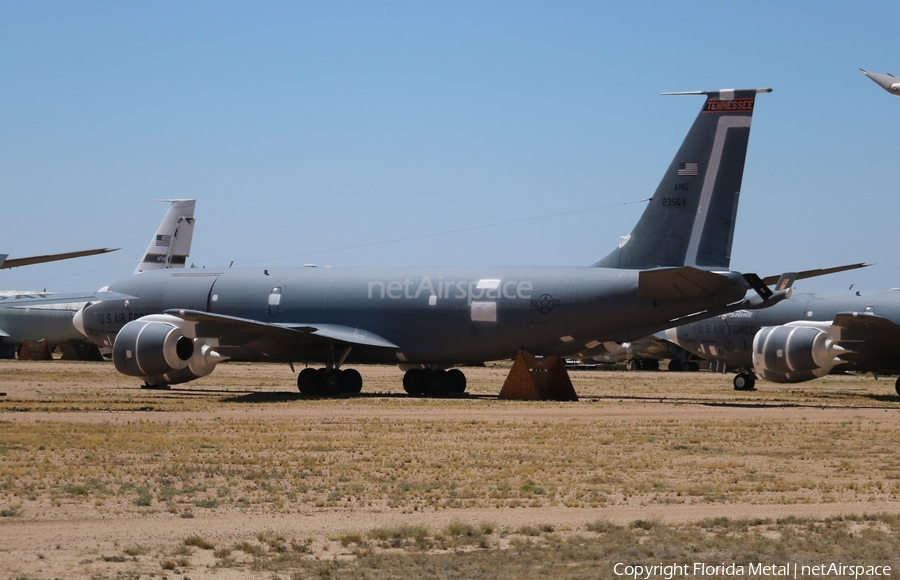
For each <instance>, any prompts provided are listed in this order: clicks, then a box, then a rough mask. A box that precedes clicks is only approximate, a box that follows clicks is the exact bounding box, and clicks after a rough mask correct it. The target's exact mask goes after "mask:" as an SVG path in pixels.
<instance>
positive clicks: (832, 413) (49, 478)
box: [0, 361, 900, 578]
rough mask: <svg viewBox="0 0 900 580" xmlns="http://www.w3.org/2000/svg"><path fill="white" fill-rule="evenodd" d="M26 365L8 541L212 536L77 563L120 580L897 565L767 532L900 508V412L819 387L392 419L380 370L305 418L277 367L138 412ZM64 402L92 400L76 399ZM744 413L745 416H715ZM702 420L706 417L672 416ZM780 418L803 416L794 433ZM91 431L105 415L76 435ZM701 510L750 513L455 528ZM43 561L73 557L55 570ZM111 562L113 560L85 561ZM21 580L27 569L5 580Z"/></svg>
mask: <svg viewBox="0 0 900 580" xmlns="http://www.w3.org/2000/svg"><path fill="white" fill-rule="evenodd" d="M31 364H34V365H43V366H37V367H32V366H30V365H29V364H28V363H16V362H14V361H13V362H10V361H0V372H2V373H3V379H4V385H5V388H6V390H8V391H9V392H10V394H11V396H9V397H8V398H5V399H2V400H0V418H2V419H0V453H2V457H3V462H2V464H0V506H5V507H2V508H0V517H6V518H11V517H15V518H16V520H15V524H16V525H18V524H19V522H30V521H32V520H35V521H36V520H38V519H40V518H47V517H56V515H55V514H57V513H75V512H76V511H77V513H78V514H79V517H82V518H98V519H99V518H107V517H119V516H126V517H136V518H139V517H143V516H145V515H147V516H149V517H154V518H166V517H168V518H173V519H177V521H179V522H180V523H181V525H183V526H190V528H185V529H190V530H199V529H202V531H203V535H191V536H188V537H187V538H184V535H185V534H182V535H181V536H180V538H179V540H178V542H179V544H178V545H170V546H153V547H147V546H145V545H144V544H141V545H133V546H131V547H126V548H125V549H122V548H116V549H115V550H111V549H110V550H108V551H105V552H97V553H95V554H94V555H93V556H92V557H91V560H90V562H91V563H92V564H91V565H99V564H103V565H105V566H109V567H111V568H108V569H109V570H113V571H122V574H120V576H121V577H127V574H128V573H126V572H125V570H126V568H125V567H126V566H128V567H131V568H128V570H131V569H134V570H138V569H141V570H144V571H145V572H144V573H145V574H147V575H150V574H153V573H155V574H159V573H160V572H159V570H160V567H161V568H162V569H163V570H166V571H175V570H177V571H179V572H182V571H185V573H186V574H187V575H190V573H189V572H190V569H191V566H198V565H199V564H197V562H201V561H206V562H208V561H209V560H214V561H215V566H216V567H220V568H241V569H242V570H247V571H252V572H254V573H261V574H267V576H266V577H270V576H271V575H273V574H279V575H280V574H283V573H284V574H287V575H291V574H293V575H295V576H298V577H305V576H313V577H316V576H327V575H329V574H330V575H331V576H332V577H338V576H361V577H363V576H364V577H368V578H381V577H392V576H390V574H389V573H388V572H387V571H388V570H392V571H393V572H392V573H393V574H394V576H393V577H397V576H406V575H417V576H421V577H425V578H428V577H439V576H441V575H440V574H439V573H438V571H443V572H444V573H446V572H447V570H448V568H447V567H448V566H450V561H451V560H450V559H451V557H453V558H457V560H454V562H459V571H460V572H458V574H459V575H460V576H463V575H465V574H463V572H462V571H465V572H467V573H469V575H478V574H482V575H484V573H485V571H491V572H492V573H493V571H494V568H492V567H491V564H490V563H489V562H490V561H491V560H490V559H491V558H493V559H494V560H495V562H496V567H497V572H496V574H494V575H495V576H496V575H499V576H502V577H512V576H516V575H518V576H520V577H523V578H530V577H537V576H534V574H537V572H530V571H528V570H527V566H526V563H528V562H530V563H531V565H532V566H535V565H536V563H537V562H546V564H543V563H542V564H541V566H540V567H537V566H535V567H536V569H540V570H542V572H541V574H542V576H541V577H542V578H544V577H547V578H553V577H554V574H556V576H558V577H563V576H565V573H564V571H565V570H570V571H571V576H579V575H581V576H585V575H589V576H591V577H597V576H600V577H606V576H609V573H608V572H609V571H608V570H606V569H605V568H603V565H604V564H598V562H601V563H602V562H608V561H609V560H610V558H617V557H620V558H628V559H629V561H634V562H640V561H646V562H649V563H658V561H659V558H666V559H670V560H671V559H674V558H677V557H680V554H682V552H680V551H679V550H682V548H683V549H685V550H686V549H688V546H692V548H691V549H693V550H698V551H699V552H691V553H692V554H696V553H700V554H704V557H706V558H707V559H714V558H726V555H727V554H729V553H733V554H737V555H741V554H744V555H745V556H746V557H748V558H749V557H751V555H754V554H755V555H760V554H761V555H772V557H781V556H784V555H786V554H790V555H794V554H807V555H808V556H809V558H813V557H814V556H815V555H816V554H819V555H822V554H825V553H828V552H827V551H824V550H825V548H824V546H825V545H826V542H827V541H832V542H836V544H834V545H840V546H842V549H844V548H843V547H846V550H847V552H846V558H851V557H854V554H871V555H872V557H873V558H874V557H878V558H880V562H883V563H884V564H888V563H891V562H894V561H895V556H894V555H893V552H891V551H888V550H886V549H884V543H883V542H884V541H886V540H885V538H886V537H889V536H890V534H896V533H897V532H898V531H900V525H898V522H897V521H896V520H895V519H894V518H895V516H890V515H883V514H882V515H876V516H862V515H860V516H853V517H844V518H839V519H835V518H820V519H805V518H803V517H799V516H797V515H794V516H784V517H779V518H775V517H765V516H766V514H767V509H768V508H769V506H778V507H779V511H777V512H776V511H774V510H772V511H769V512H768V514H772V513H779V514H780V513H788V514H789V513H790V509H789V508H788V510H787V511H786V512H785V511H780V510H782V509H783V508H784V506H803V505H805V504H829V503H833V504H843V503H850V504H858V505H863V506H864V505H877V504H881V503H884V504H888V503H897V501H898V499H900V458H898V456H897V454H896V449H897V448H898V447H900V422H898V421H896V418H895V408H896V407H897V406H898V402H897V400H896V399H897V398H896V396H892V395H890V392H891V391H892V388H891V386H890V385H888V384H887V383H886V382H883V381H882V382H879V383H874V382H873V381H872V380H871V379H865V378H855V377H828V378H826V379H823V380H822V381H820V382H817V383H815V384H810V385H809V386H805V385H801V386H797V385H791V386H790V387H789V388H786V387H781V386H776V385H766V386H765V387H764V388H763V387H761V388H760V391H757V392H755V393H740V394H735V393H734V391H733V390H732V389H731V387H730V383H729V379H728V378H727V377H721V376H718V375H711V374H708V373H701V374H683V375H682V374H679V376H678V377H676V378H675V379H672V380H678V381H681V382H679V383H677V384H676V385H674V386H667V387H666V389H665V390H664V391H663V390H661V389H660V387H659V382H660V376H661V374H659V373H628V374H625V373H620V372H612V373H598V372H594V373H590V372H582V373H576V374H574V377H573V378H574V381H575V383H576V389H577V390H578V391H579V394H580V395H581V396H582V399H583V400H582V401H581V402H579V403H577V404H572V403H555V402H544V403H522V402H506V401H496V400H487V399H477V398H462V399H444V400H426V399H416V398H406V397H405V396H400V395H399V392H400V387H399V382H398V380H399V376H400V375H399V373H398V372H397V371H396V369H379V368H377V367H376V368H374V369H373V370H372V373H373V375H374V377H375V378H374V379H373V380H371V381H369V382H368V383H367V385H366V389H365V391H366V392H367V393H381V394H383V395H384V396H368V397H359V398H350V399H341V400H316V399H303V400H300V399H299V398H298V397H297V396H295V395H293V394H292V393H288V392H286V391H287V390H288V389H290V388H291V387H290V381H291V376H290V374H289V373H287V372H286V371H284V369H282V368H281V367H278V368H277V370H275V367H266V366H264V365H237V364H228V365H221V366H220V368H219V369H217V370H216V374H215V375H213V378H212V379H204V381H209V380H213V381H214V382H213V383H211V384H214V385H215V389H213V390H211V391H207V392H198V391H190V393H191V394H189V395H187V394H184V393H179V392H178V391H176V390H172V391H165V392H152V391H143V390H139V389H137V388H135V385H134V384H133V383H134V381H133V380H132V379H129V378H127V377H120V376H118V375H116V374H115V371H114V370H113V369H112V368H111V365H87V364H84V365H82V364H70V365H69V366H68V367H67V368H68V369H70V371H71V372H68V373H63V374H60V375H59V376H57V375H55V374H54V373H56V372H57V371H56V370H55V367H54V366H53V365H54V364H56V363H31ZM34 368H41V369H48V370H47V372H46V376H45V375H44V374H42V375H41V379H40V382H41V387H40V389H36V388H35V387H31V388H30V390H29V389H25V388H23V389H20V391H16V385H17V384H25V385H27V384H29V383H34V382H36V381H35V379H34V378H33V377H34V371H33V369H34ZM22 369H25V370H27V371H28V372H23V371H22ZM72 369H74V370H72ZM7 371H10V372H7ZM42 373H43V371H42ZM104 373H106V374H104ZM266 373H271V374H273V375H274V374H275V373H278V374H277V376H274V378H271V377H270V378H265V377H266V376H268V375H266ZM468 374H469V376H470V381H469V384H470V388H471V389H472V390H473V392H475V393H484V394H487V393H496V391H497V389H498V388H499V384H500V383H502V379H503V376H504V374H505V369H504V368H502V367H488V368H486V369H478V370H472V371H470V372H469V373H468ZM260 377H262V378H260ZM368 378H369V377H368V376H367V379H368ZM73 381H74V383H73ZM79 381H85V383H84V384H91V385H99V384H103V385H107V387H105V388H99V387H97V388H90V389H81V388H72V385H73V384H81V383H80V382H79ZM203 384H208V383H203ZM197 386H198V387H200V386H202V384H201V383H200V382H198V383H197ZM189 389H190V387H189ZM248 391H250V393H249V394H248ZM17 392H21V393H25V394H24V395H21V396H19V395H17V394H16V393H17ZM210 392H212V393H214V394H210ZM223 392H224V394H223ZM735 400H738V401H740V402H741V405H742V406H741V407H731V406H729V405H730V403H731V402H734V401H735ZM696 401H702V402H704V403H705V406H704V407H700V406H697V405H684V404H681V405H678V406H677V407H676V406H674V405H672V403H691V402H696ZM747 405H751V406H750V408H749V409H748V408H747ZM754 405H755V407H754ZM786 405H800V406H803V405H805V406H806V407H805V408H803V409H802V411H799V412H798V411H794V410H791V411H790V413H787V412H785V410H784V407H785V406H786ZM672 409H677V412H673V411H672ZM98 410H102V411H105V412H104V413H91V414H87V413H85V411H98ZM612 410H615V411H616V412H615V413H613V412H611V411H612ZM801 416H803V417H805V419H806V420H803V421H801V420H799V418H800V417H801ZM23 426H27V428H23ZM748 504H750V505H752V506H755V507H754V508H753V509H751V510H747V509H746V506H747V505H748ZM695 506H714V507H717V508H721V509H718V511H717V512H713V513H720V514H721V513H727V514H731V513H732V512H731V507H732V506H743V507H744V508H745V509H744V510H743V512H741V511H740V510H739V511H738V513H753V512H754V511H755V510H756V508H758V511H759V513H760V514H761V515H760V517H755V518H752V519H748V518H739V517H735V518H731V517H724V516H715V517H706V518H704V517H703V516H702V515H700V516H698V518H697V520H696V521H694V522H693V523H685V524H678V525H674V524H671V523H668V522H667V520H666V519H665V518H663V519H660V520H657V519H652V518H651V517H649V516H648V517H643V518H637V517H636V518H631V519H629V520H628V521H621V520H596V521H594V522H592V523H585V522H583V523H582V524H580V525H574V524H573V525H568V524H565V525H564V524H563V523H561V522H559V521H556V520H554V519H553V518H552V516H550V517H548V516H545V515H535V516H534V517H526V518H523V519H520V520H517V523H516V524H515V525H505V524H504V523H502V521H501V522H499V523H484V522H482V523H475V522H477V521H479V519H480V518H478V519H476V520H475V521H470V520H468V519H467V518H466V516H465V514H466V513H467V512H466V510H467V509H479V510H482V513H484V510H498V511H497V513H498V514H502V513H507V512H506V510H509V509H514V510H515V513H517V514H518V513H529V512H528V510H529V509H531V508H536V509H540V510H551V511H541V512H537V511H536V512H534V513H535V514H545V513H552V510H555V509H559V510H565V509H566V508H578V509H580V510H615V509H618V508H623V509H640V508H643V507H652V508H666V509H667V508H669V507H672V508H673V509H676V508H677V509H681V510H682V511H681V513H682V514H685V513H690V511H685V510H690V509H692V508H693V507H695ZM65 510H70V511H68V512H66V511H65ZM451 510H452V511H451ZM656 511H657V512H658V511H659V509H657V510H656ZM233 513H241V514H247V515H248V516H265V515H269V514H277V515H279V516H280V517H281V516H284V517H291V518H292V517H299V516H300V515H301V514H310V513H335V514H354V513H372V514H395V515H397V514H400V515H402V516H406V515H410V519H409V522H408V523H400V524H398V523H397V522H403V521H404V520H403V517H400V518H394V519H383V520H381V521H383V522H390V524H389V525H383V526H373V527H371V528H362V527H357V528H353V527H352V526H350V529H345V530H343V531H342V532H341V533H339V534H336V535H333V536H331V537H313V536H309V537H303V538H298V537H295V536H294V535H292V534H297V535H300V533H298V532H297V530H292V531H288V532H284V531H281V530H264V531H260V532H258V533H254V534H249V535H245V536H243V537H241V538H234V537H232V538H230V539H227V540H223V539H222V538H221V536H218V535H215V536H210V535H207V529H206V528H197V527H196V526H197V525H198V524H199V523H201V522H204V523H205V522H206V521H207V518H213V519H212V520H210V521H214V518H216V517H219V516H220V515H225V514H233ZM491 513H493V512H491ZM591 513H600V511H596V512H591ZM604 513H605V512H604ZM700 513H701V514H702V513H703V512H702V511H701V512H700ZM798 513H809V512H798ZM195 514H196V518H197V519H194V520H192V521H182V520H189V519H191V518H194V515H195ZM413 514H415V515H416V516H417V517H416V518H413V517H412V515H413ZM418 514H426V516H424V517H418ZM427 514H434V515H435V517H434V518H433V519H432V518H430V516H429V515H427ZM754 515H755V514H754ZM488 517H490V518H491V519H493V516H488ZM654 517H655V516H654ZM421 522H425V523H427V524H428V525H423V524H422V523H421ZM185 533H187V532H185ZM182 538H183V539H182ZM207 538H215V540H216V541H215V542H212V541H210V540H208V539H207ZM776 540H777V541H776ZM131 541H133V540H131ZM127 545H128V544H126V546H127ZM654 545H657V546H658V545H663V546H670V547H671V548H670V549H668V551H665V552H660V551H659V550H656V551H654V550H653V549H652V546H654ZM751 548H752V550H755V552H752V553H751V552H750V550H751ZM729 550H731V552H729ZM57 551H64V550H54V551H53V552H48V553H46V556H45V557H46V559H47V560H50V559H52V558H53V557H54V552H57ZM113 551H119V552H121V554H122V555H111V556H109V555H107V556H100V555H98V554H100V553H106V554H110V553H112V552H113ZM707 555H708V557H707ZM734 557H736V556H727V559H729V560H730V559H733V558H734ZM754 557H757V556H754ZM860 557H862V556H860ZM204 558H205V559H206V560H204ZM316 558H319V560H317V559H316ZM654 559H655V560H654ZM84 565H85V566H88V564H84ZM151 565H152V567H153V571H152V572H151V571H150V568H149V566H151ZM202 565H204V566H205V565H206V564H202ZM591 566H593V567H591ZM4 570H5V569H4ZM373 570H382V571H383V572H378V573H377V574H376V573H375V572H373ZM588 570H590V574H588V572H587V571H588ZM361 571H365V574H361V573H360V572H361ZM554 571H556V572H554ZM26 573H34V570H31V571H30V572H29V571H27V570H24V571H22V572H21V573H19V572H18V571H15V572H13V571H9V573H7V576H10V577H17V576H23V575H25V574H26ZM129 573H130V572H129ZM454 573H457V572H454ZM116 574H118V572H111V573H109V574H108V576H109V577H115V576H116ZM379 574H381V575H379ZM446 575H447V574H444V576H441V577H446ZM565 577H568V576H565Z"/></svg>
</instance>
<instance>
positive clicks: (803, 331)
mask: <svg viewBox="0 0 900 580" xmlns="http://www.w3.org/2000/svg"><path fill="white" fill-rule="evenodd" d="M829 330H832V327H831V326H830V325H828V327H827V328H825V329H823V328H821V327H816V326H808V325H796V326H794V325H790V324H788V325H784V326H764V327H762V328H760V329H759V332H757V333H756V336H755V337H754V338H753V370H754V371H755V372H756V374H757V375H759V376H761V377H762V378H764V379H766V380H767V381H772V382H775V383H799V382H802V381H808V380H811V379H815V378H819V377H823V376H825V375H827V374H828V373H829V372H830V371H831V369H832V368H833V367H834V366H835V365H837V364H840V363H841V360H840V359H839V358H838V357H839V356H840V355H841V353H843V352H846V351H845V350H844V349H843V348H841V347H840V346H838V345H837V342H836V341H835V340H834V339H832V338H831V336H830V334H829V332H828V331H829Z"/></svg>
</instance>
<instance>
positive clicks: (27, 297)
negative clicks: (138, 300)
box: [0, 292, 134, 308]
mask: <svg viewBox="0 0 900 580" xmlns="http://www.w3.org/2000/svg"><path fill="white" fill-rule="evenodd" d="M132 298H134V296H129V295H128V294H120V293H119V292H71V293H66V292H15V293H10V294H0V308H16V307H24V306H43V305H45V304H68V303H77V302H100V301H101V300H128V299H132Z"/></svg>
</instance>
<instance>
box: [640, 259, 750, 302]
mask: <svg viewBox="0 0 900 580" xmlns="http://www.w3.org/2000/svg"><path fill="white" fill-rule="evenodd" d="M735 284H736V282H735V281H734V280H733V279H731V278H728V277H727V276H723V275H721V274H716V273H714V272H709V271H707V270H699V269H697V268H692V267H690V266H685V267H683V268H660V269H657V270H644V271H642V272H640V273H639V274H638V296H640V297H641V298H644V299H645V300H694V299H698V298H708V297H710V296H714V295H716V294H718V293H719V292H722V291H724V290H730V289H732V288H734V286H735Z"/></svg>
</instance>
